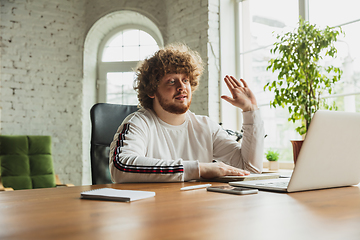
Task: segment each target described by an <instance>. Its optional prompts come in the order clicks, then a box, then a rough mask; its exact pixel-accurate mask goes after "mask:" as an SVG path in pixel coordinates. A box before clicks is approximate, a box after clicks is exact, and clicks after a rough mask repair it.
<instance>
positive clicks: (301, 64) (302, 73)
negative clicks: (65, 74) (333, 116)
mask: <svg viewBox="0 0 360 240" xmlns="http://www.w3.org/2000/svg"><path fill="white" fill-rule="evenodd" d="M340 33H342V30H341V29H339V30H337V29H335V28H330V27H326V28H325V29H323V30H320V29H318V28H317V27H316V25H311V24H310V23H309V22H306V21H303V20H302V19H301V18H300V21H299V27H298V28H297V29H295V30H294V31H293V32H287V33H285V34H283V35H278V36H277V39H278V42H275V43H274V48H273V49H271V50H270V52H271V53H273V54H275V53H278V54H279V56H278V57H277V58H273V59H270V61H269V65H268V67H267V70H269V69H271V70H272V71H273V72H275V71H278V72H279V74H278V77H277V79H276V80H274V81H270V82H268V83H267V84H266V85H265V86H264V91H266V90H269V91H273V92H274V93H275V98H274V100H272V101H271V102H270V106H272V107H275V108H276V107H279V106H281V107H283V108H285V107H287V109H288V111H289V114H290V117H289V119H288V121H293V122H295V121H300V122H301V125H300V126H299V127H297V128H296V129H295V130H296V131H297V132H298V133H299V134H300V135H303V136H304V134H305V133H306V131H307V130H308V128H309V125H310V122H311V119H312V117H313V115H314V113H315V112H316V111H317V110H319V108H320V107H321V108H323V109H328V110H333V109H336V105H335V102H334V103H333V104H332V105H328V104H327V103H326V102H325V101H324V99H322V98H321V96H322V94H324V93H328V94H331V93H332V90H333V87H334V84H335V83H336V82H338V81H339V80H340V77H341V74H342V71H341V70H340V68H337V67H334V66H326V67H325V66H323V65H322V64H321V60H322V59H323V58H324V57H331V58H335V57H336V53H337V50H336V48H335V46H334V43H335V42H336V41H337V37H338V35H339V34H340ZM301 144H302V143H301ZM294 157H295V156H294ZM294 160H295V159H294Z"/></svg>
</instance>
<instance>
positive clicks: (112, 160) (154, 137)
mask: <svg viewBox="0 0 360 240" xmlns="http://www.w3.org/2000/svg"><path fill="white" fill-rule="evenodd" d="M243 130H244V135H243V138H242V140H241V142H242V144H241V145H240V144H239V143H238V142H236V141H235V140H234V139H233V138H232V137H230V136H229V135H228V134H227V133H226V132H225V131H224V130H223V129H222V128H221V126H220V125H219V124H218V123H215V122H213V121H212V120H210V118H209V117H206V116H199V115H195V114H194V113H192V112H190V111H187V112H186V120H185V122H184V123H183V124H181V125H179V126H173V125H170V124H167V123H165V122H164V121H162V120H161V119H160V118H158V117H157V115H156V114H155V113H154V112H153V111H151V110H147V109H140V110H139V111H137V112H135V113H133V114H130V115H129V116H128V117H127V118H126V119H125V120H124V121H123V123H122V124H121V125H120V127H119V128H118V130H117V132H116V134H115V136H114V140H113V142H112V143H111V145H110V156H109V167H110V173H111V178H112V181H113V182H115V183H120V182H178V181H188V180H192V179H199V178H200V170H199V162H201V163H210V162H212V161H213V160H219V161H223V162H224V163H227V164H229V165H232V166H234V167H238V168H241V169H246V170H249V171H250V172H255V173H260V172H261V171H262V162H263V155H264V154H263V148H264V147H263V146H264V124H263V121H262V120H261V117H260V112H259V110H256V111H253V112H244V113H243Z"/></svg>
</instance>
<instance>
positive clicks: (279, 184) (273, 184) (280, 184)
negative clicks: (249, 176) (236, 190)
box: [255, 182, 289, 188]
mask: <svg viewBox="0 0 360 240" xmlns="http://www.w3.org/2000/svg"><path fill="white" fill-rule="evenodd" d="M255 185H256V186H266V187H278V188H286V187H287V186H288V185H289V182H268V183H257V184H255Z"/></svg>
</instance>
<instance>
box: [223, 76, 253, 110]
mask: <svg viewBox="0 0 360 240" xmlns="http://www.w3.org/2000/svg"><path fill="white" fill-rule="evenodd" d="M224 81H225V83H226V85H227V87H228V88H229V90H230V93H231V95H232V98H231V97H228V96H225V95H224V96H221V98H222V99H224V100H226V101H228V102H229V103H231V104H232V105H234V106H235V107H238V108H241V109H242V110H243V111H244V112H247V111H254V110H255V109H257V108H258V107H257V103H256V98H255V95H254V94H253V93H252V91H251V90H250V88H248V85H247V83H246V82H245V81H244V80H243V79H240V81H241V83H240V82H239V81H238V80H236V78H234V77H233V76H230V77H229V76H228V75H226V76H225V78H224Z"/></svg>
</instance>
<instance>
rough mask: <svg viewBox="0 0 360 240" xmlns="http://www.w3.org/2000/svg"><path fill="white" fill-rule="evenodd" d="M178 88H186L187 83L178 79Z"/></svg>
mask: <svg viewBox="0 0 360 240" xmlns="http://www.w3.org/2000/svg"><path fill="white" fill-rule="evenodd" d="M177 89H178V90H182V89H185V83H184V82H183V81H178V86H177Z"/></svg>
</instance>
